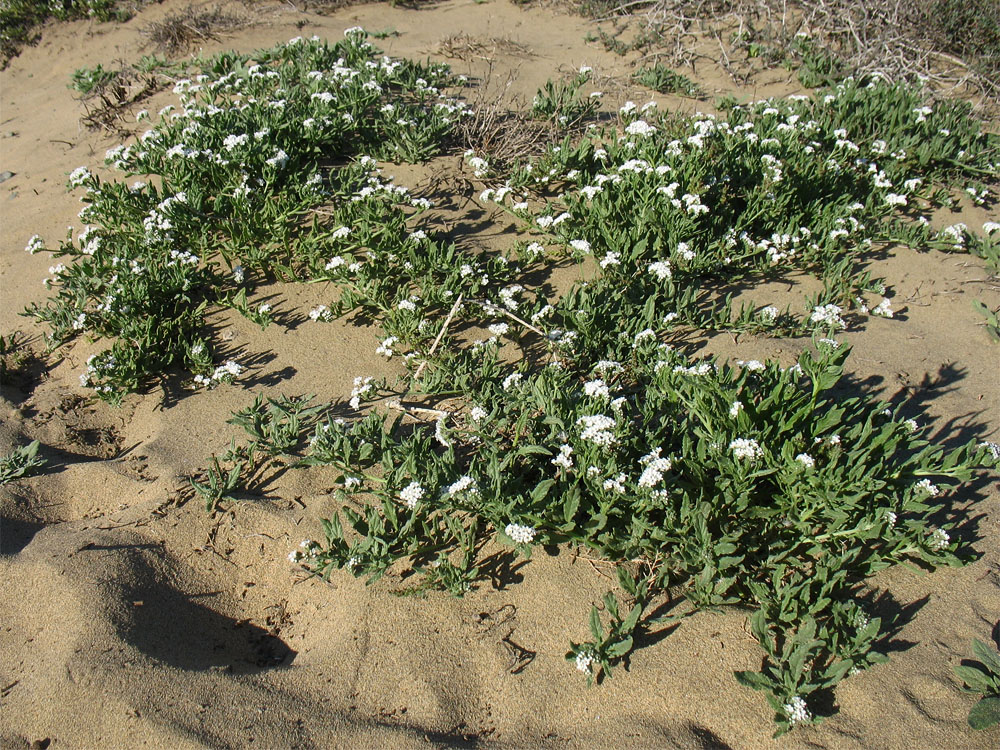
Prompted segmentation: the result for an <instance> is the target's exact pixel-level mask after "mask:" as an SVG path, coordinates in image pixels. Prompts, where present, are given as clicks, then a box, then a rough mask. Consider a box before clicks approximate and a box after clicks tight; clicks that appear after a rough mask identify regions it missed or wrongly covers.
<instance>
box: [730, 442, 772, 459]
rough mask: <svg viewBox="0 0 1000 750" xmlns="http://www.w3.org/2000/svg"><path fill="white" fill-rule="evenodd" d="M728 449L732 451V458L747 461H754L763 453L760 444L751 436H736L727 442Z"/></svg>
mask: <svg viewBox="0 0 1000 750" xmlns="http://www.w3.org/2000/svg"><path fill="white" fill-rule="evenodd" d="M729 450H731V451H732V452H733V457H734V458H738V459H745V460H747V461H755V460H757V459H758V458H761V457H762V456H763V455H764V451H763V450H761V447H760V444H759V443H758V442H757V441H756V440H753V439H751V438H736V439H735V440H733V441H732V442H731V443H729Z"/></svg>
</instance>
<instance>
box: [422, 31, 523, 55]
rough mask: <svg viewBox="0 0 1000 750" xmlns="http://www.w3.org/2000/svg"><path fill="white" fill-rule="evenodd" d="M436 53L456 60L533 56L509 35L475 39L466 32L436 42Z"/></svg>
mask: <svg viewBox="0 0 1000 750" xmlns="http://www.w3.org/2000/svg"><path fill="white" fill-rule="evenodd" d="M438 53H439V54H441V55H444V56H445V57H450V58H453V59H456V60H466V61H468V60H472V59H482V60H487V59H490V58H491V57H495V56H496V55H498V54H504V55H511V56H514V57H534V53H533V52H532V51H531V50H530V49H529V48H528V47H527V46H525V45H523V44H521V43H520V42H515V41H514V40H513V39H510V38H509V37H490V38H488V39H477V38H475V37H472V36H469V35H468V34H454V35H452V36H449V37H447V38H445V39H442V40H441V42H440V43H439V44H438Z"/></svg>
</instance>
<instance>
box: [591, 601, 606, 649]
mask: <svg viewBox="0 0 1000 750" xmlns="http://www.w3.org/2000/svg"><path fill="white" fill-rule="evenodd" d="M590 632H591V633H592V634H593V636H594V638H595V639H596V640H597V642H598V643H600V642H601V641H603V640H604V630H603V629H602V628H601V613H600V612H598V611H597V607H593V606H592V607H591V608H590Z"/></svg>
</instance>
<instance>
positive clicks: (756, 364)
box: [736, 359, 767, 372]
mask: <svg viewBox="0 0 1000 750" xmlns="http://www.w3.org/2000/svg"><path fill="white" fill-rule="evenodd" d="M736 364H738V365H740V366H742V367H745V368H746V369H748V370H750V372H760V371H761V370H765V369H767V366H766V365H765V364H764V363H763V362H761V361H760V360H759V359H748V360H742V359H740V360H737V361H736Z"/></svg>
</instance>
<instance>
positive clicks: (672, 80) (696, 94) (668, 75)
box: [635, 63, 705, 99]
mask: <svg viewBox="0 0 1000 750" xmlns="http://www.w3.org/2000/svg"><path fill="white" fill-rule="evenodd" d="M635 79H636V80H637V81H638V82H639V83H641V84H642V85H643V86H646V87H648V88H651V89H653V91H658V92H660V93H661V94H680V95H682V96H690V97H692V98H694V99H704V98H705V91H704V89H702V88H701V86H699V85H698V84H697V83H695V82H694V81H692V80H691V79H690V78H688V77H687V76H686V75H683V74H682V73H678V72H676V71H674V70H671V69H670V68H668V67H667V66H666V65H663V64H662V63H656V64H655V65H651V66H646V67H644V68H640V69H639V70H637V71H636V72H635Z"/></svg>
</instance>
